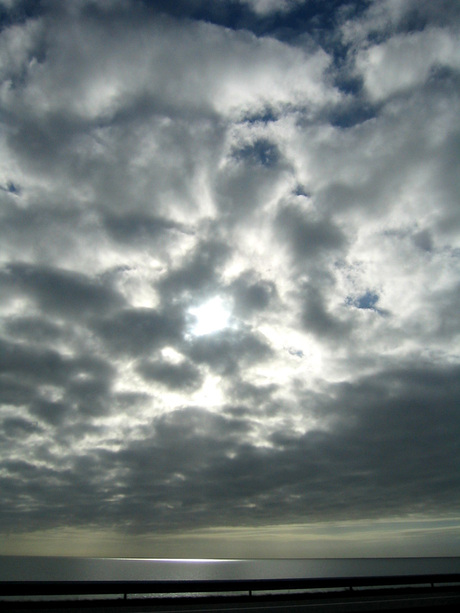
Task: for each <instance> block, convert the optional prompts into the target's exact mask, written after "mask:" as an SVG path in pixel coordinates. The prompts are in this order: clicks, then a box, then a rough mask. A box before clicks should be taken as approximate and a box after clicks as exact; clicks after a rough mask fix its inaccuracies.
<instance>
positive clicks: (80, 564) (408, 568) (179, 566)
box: [0, 556, 460, 581]
mask: <svg viewBox="0 0 460 613" xmlns="http://www.w3.org/2000/svg"><path fill="white" fill-rule="evenodd" d="M431 573H460V558H458V557H456V558H348V559H281V560H279V559H264V560H256V559H254V560H251V559H244V560H215V559H212V560H183V559H180V560H178V559H173V560H167V559H132V558H129V559H128V558H71V557H68V558H67V557H23V556H0V581H131V580H132V581H168V580H175V581H186V580H199V579H206V580H218V579H222V580H228V579H274V578H279V579H284V578H301V577H311V578H317V577H358V576H360V577H364V576H377V575H380V576H385V575H403V576H404V575H412V574H431Z"/></svg>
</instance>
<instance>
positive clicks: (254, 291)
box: [230, 271, 277, 317]
mask: <svg viewBox="0 0 460 613" xmlns="http://www.w3.org/2000/svg"><path fill="white" fill-rule="evenodd" d="M230 291H231V293H232V296H233V299H234V302H235V310H236V312H237V313H238V314H241V315H242V316H243V317H245V316H250V315H251V314H252V313H254V312H258V311H263V310H265V309H267V308H268V307H269V306H270V304H271V303H272V301H273V300H275V299H276V298H277V292H276V286H275V284H274V283H273V281H264V280H263V279H257V276H256V275H254V274H251V271H247V272H245V273H243V274H241V275H240V276H239V277H238V278H237V279H235V281H233V283H232V284H231V285H230Z"/></svg>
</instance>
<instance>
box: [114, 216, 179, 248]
mask: <svg viewBox="0 0 460 613" xmlns="http://www.w3.org/2000/svg"><path fill="white" fill-rule="evenodd" d="M104 223H105V226H106V228H107V230H108V232H109V234H110V235H111V236H112V237H113V238H114V239H115V240H117V241H120V242H121V243H130V244H136V245H139V243H148V242H151V241H158V240H161V239H163V240H165V239H167V235H168V233H170V232H172V231H179V232H184V231H185V232H186V231H187V230H186V228H185V227H183V226H181V225H180V224H177V223H175V222H173V221H170V220H168V219H163V218H160V217H152V216H149V215H146V214H143V213H130V214H126V215H117V216H115V215H108V214H107V215H106V216H105V219H104Z"/></svg>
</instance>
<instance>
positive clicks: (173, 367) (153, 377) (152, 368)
mask: <svg viewBox="0 0 460 613" xmlns="http://www.w3.org/2000/svg"><path fill="white" fill-rule="evenodd" d="M137 370H138V372H139V373H140V374H141V375H142V376H143V377H144V378H145V379H146V380H147V381H149V380H150V381H158V382H159V383H162V384H163V385H165V386H166V387H167V388H169V389H171V390H175V389H177V390H184V389H195V388H197V387H200V386H201V384H202V382H203V377H202V375H201V373H200V370H199V369H198V368H196V367H195V366H194V365H193V364H191V363H188V362H182V363H180V364H170V363H168V362H161V361H157V362H148V361H145V362H141V363H140V364H139V366H138V368H137Z"/></svg>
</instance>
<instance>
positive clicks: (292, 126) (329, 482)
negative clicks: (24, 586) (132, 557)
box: [0, 0, 460, 555]
mask: <svg viewBox="0 0 460 613" xmlns="http://www.w3.org/2000/svg"><path fill="white" fill-rule="evenodd" d="M434 4H435V3H432V2H424V1H423V2H418V1H417V2H415V1H412V0H384V1H382V2H381V1H375V2H367V3H361V2H353V1H352V0H346V1H343V2H340V3H316V2H310V1H305V2H301V1H294V0H293V1H290V2H288V1H287V0H285V1H284V0H283V1H281V0H280V1H276V2H275V1H271V0H270V1H268V0H267V1H265V0H264V1H263V0H251V1H250V0H245V1H244V2H243V1H242V0H241V1H236V0H219V2H207V1H206V0H196V1H194V2H177V3H169V2H168V3H166V2H158V3H156V2H155V3H151V2H141V1H138V0H119V1H118V0H117V1H113V2H95V1H90V0H81V1H80V0H79V1H78V2H72V3H62V2H58V1H57V0H56V1H54V0H52V1H50V2H47V3H36V5H35V6H34V7H32V4H31V3H28V2H20V1H18V2H11V1H10V2H3V3H1V7H0V20H1V26H2V28H1V31H0V105H1V108H2V117H3V118H4V119H3V123H2V124H1V130H0V160H1V164H0V168H1V170H0V218H1V222H0V245H1V247H0V402H1V409H0V441H1V443H2V444H1V446H0V447H1V449H2V451H1V452H0V479H1V484H2V499H1V502H0V522H1V523H0V529H1V530H3V531H4V532H5V533H6V532H8V533H11V534H15V533H27V532H30V531H38V533H40V532H41V531H44V530H48V529H74V528H85V529H90V528H91V527H92V528H94V527H97V529H98V530H99V529H100V530H104V529H107V530H108V529H110V530H114V531H115V532H116V533H117V534H118V535H119V538H120V539H126V540H123V542H131V541H130V539H131V538H133V539H134V536H133V535H134V534H145V535H147V534H153V533H156V534H162V535H164V536H165V538H170V537H171V538H172V536H171V535H174V534H179V533H183V532H184V531H187V530H191V529H197V528H200V529H202V530H207V529H211V528H212V529H214V530H218V529H223V527H227V528H228V527H237V526H243V525H244V526H252V527H254V529H255V530H257V529H258V528H260V527H261V526H266V525H269V524H270V525H274V526H286V525H288V524H290V523H292V524H295V525H299V524H302V523H305V524H308V525H312V524H313V523H317V522H321V521H331V522H333V521H347V520H356V521H370V520H373V519H376V518H380V519H385V518H390V517H392V518H395V517H397V518H400V519H401V520H403V519H404V518H405V517H409V516H410V517H420V518H430V521H437V520H438V519H441V518H446V517H452V516H453V515H455V509H456V508H458V502H459V501H458V491H459V488H458V474H457V473H458V471H457V470H455V466H454V462H453V461H452V458H454V457H455V445H456V440H458V427H459V423H460V422H459V417H458V410H457V407H458V406H459V389H458V383H457V381H458V380H459V376H458V375H459V373H458V355H459V338H460V337H459V331H460V327H459V324H460V322H459V316H458V302H459V284H458V273H459V262H460V259H459V258H460V242H459V236H460V234H459V228H460V216H459V208H458V194H459V188H460V186H459V182H458V158H459V151H460V148H459V142H460V139H459V122H458V117H459V110H460V109H459V101H458V93H457V92H458V83H459V68H460V65H459V63H460V59H459V58H460V56H459V54H458V51H457V48H458V44H456V43H457V40H458V28H459V24H460V14H459V11H458V9H456V8H455V7H454V6H453V5H452V3H448V2H445V3H444V2H441V3H439V7H438V8H436V9H435V8H434ZM173 5H174V6H173ZM320 5H321V6H320ZM326 5H327V6H326ZM436 6H438V3H436ZM213 308H214V311H215V312H213ZM92 528H91V529H92ZM274 529H276V528H274ZM280 534H281V533H280ZM120 542H121V541H120ZM132 542H134V540H133V541H132ZM264 551H266V549H264ZM354 551H355V550H354ZM273 553H275V552H273ZM438 553H440V554H442V553H443V552H442V551H439V552H438ZM374 554H375V555H378V552H374Z"/></svg>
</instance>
